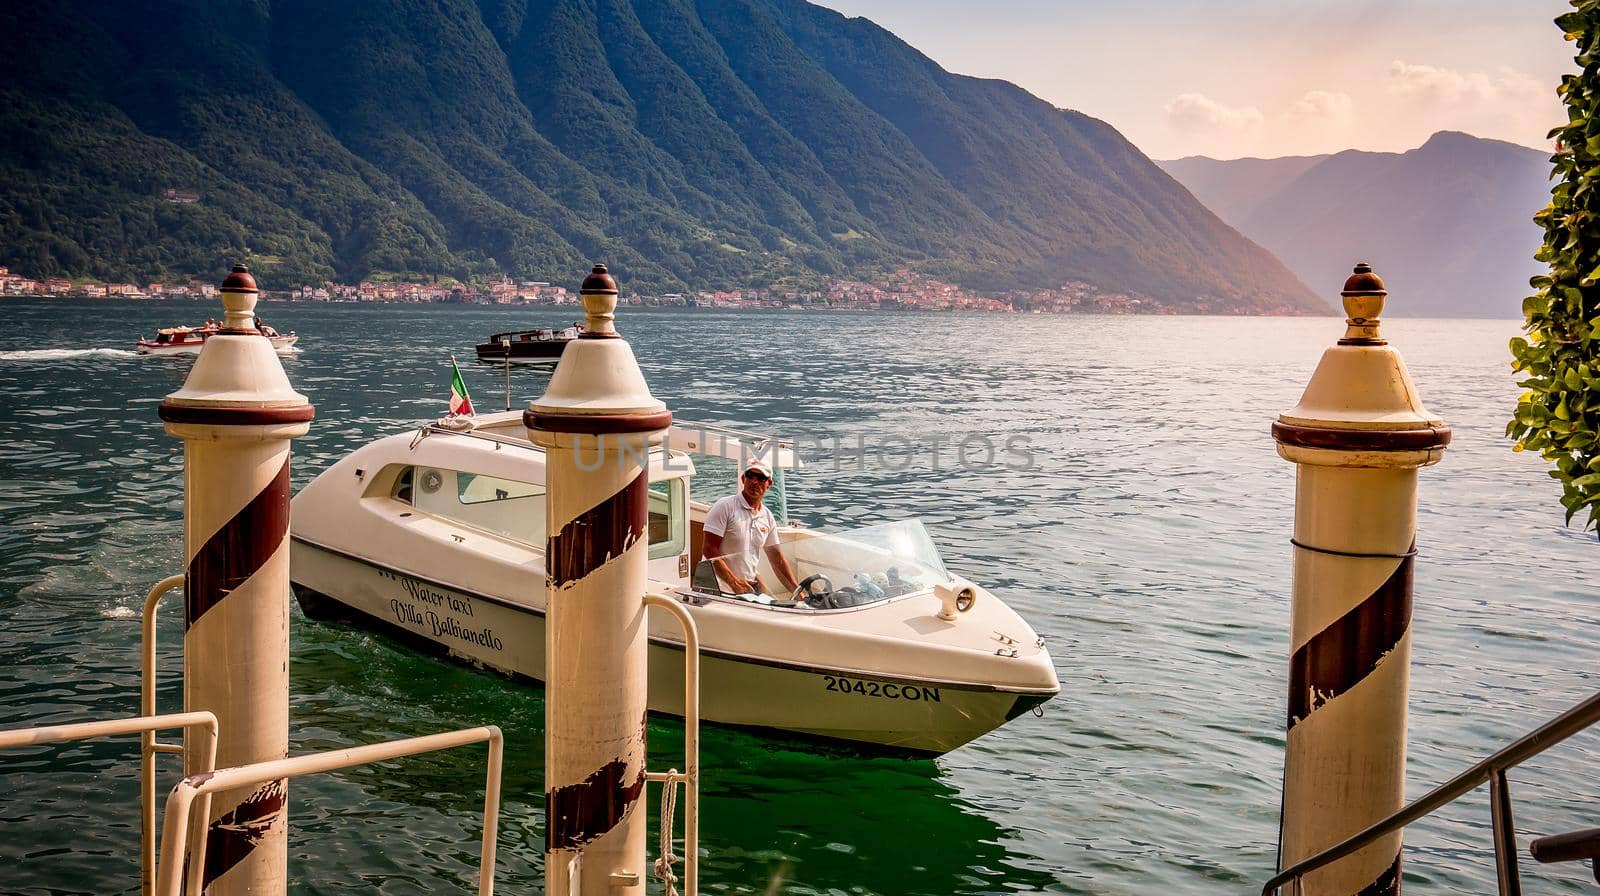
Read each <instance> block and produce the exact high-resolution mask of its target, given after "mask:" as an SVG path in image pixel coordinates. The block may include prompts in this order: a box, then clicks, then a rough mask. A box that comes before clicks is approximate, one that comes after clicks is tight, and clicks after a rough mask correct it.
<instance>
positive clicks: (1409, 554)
mask: <svg viewBox="0 0 1600 896" xmlns="http://www.w3.org/2000/svg"><path fill="white" fill-rule="evenodd" d="M1289 543H1290V544H1292V545H1294V546H1295V547H1297V548H1300V549H1302V550H1306V551H1313V552H1315V553H1318V554H1331V555H1332V556H1334V557H1355V558H1358V559H1362V560H1404V559H1406V558H1407V557H1415V556H1417V546H1416V544H1415V543H1413V544H1412V545H1411V550H1409V551H1406V552H1405V553H1404V554H1357V553H1353V552H1351V551H1336V550H1334V549H1333V548H1319V547H1313V546H1312V545H1309V544H1304V543H1302V542H1299V541H1296V540H1295V539H1293V538H1291V539H1289Z"/></svg>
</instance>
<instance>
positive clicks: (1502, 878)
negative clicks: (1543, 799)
mask: <svg viewBox="0 0 1600 896" xmlns="http://www.w3.org/2000/svg"><path fill="white" fill-rule="evenodd" d="M1489 817H1490V819H1491V821H1492V823H1493V828H1494V873H1495V879H1496V881H1497V882H1498V883H1499V885H1500V896H1522V879H1521V875H1520V873H1519V872H1518V870H1517V827H1516V824H1515V822H1514V821H1513V819H1512V816H1511V786H1510V785H1509V784H1508V783H1507V782H1506V770H1505V769H1503V768H1497V769H1495V770H1494V772H1493V774H1491V775H1490V776H1489Z"/></svg>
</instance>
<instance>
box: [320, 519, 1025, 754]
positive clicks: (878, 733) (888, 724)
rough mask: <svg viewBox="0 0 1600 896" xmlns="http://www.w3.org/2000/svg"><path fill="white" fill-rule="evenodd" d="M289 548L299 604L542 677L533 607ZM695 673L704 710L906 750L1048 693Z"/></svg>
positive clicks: (665, 658)
mask: <svg viewBox="0 0 1600 896" xmlns="http://www.w3.org/2000/svg"><path fill="white" fill-rule="evenodd" d="M293 551H294V558H293V561H292V562H293V568H294V591H295V595H296V597H297V598H298V599H299V601H300V604H301V607H302V609H303V610H304V611H305V612H306V615H307V616H309V617H311V618H314V619H339V620H342V621H347V622H351V623H354V624H357V625H360V626H362V627H365V628H368V629H372V630H376V631H379V632H381V633H384V634H387V635H390V636H392V637H394V638H395V639H396V640H398V641H401V642H402V643H405V644H408V645H410V646H412V647H415V648H418V649H421V650H423V651H425V652H429V653H433V654H438V655H444V656H446V657H448V658H450V659H453V660H456V661H458V662H462V663H464V664H467V665H470V666H473V667H477V668H482V669H488V670H493V671H495V672H498V673H500V674H503V675H508V676H511V677H513V678H515V679H518V680H523V681H528V682H532V683H540V682H542V681H543V680H544V659H545V624H544V612H543V610H542V609H541V608H538V607H535V606H532V605H530V604H526V603H523V602H519V601H517V600H513V599H509V598H506V597H497V596H491V595H485V594H471V593H466V592H463V591H460V590H457V589H455V588H451V587H450V586H448V585H445V584H443V583H439V582H434V581H430V580H427V579H423V578H420V577H417V576H414V575H411V574H409V573H407V572H404V571H401V570H397V569H393V568H389V567H385V566H382V565H380V564H376V563H373V562H370V561H368V560H364V559H361V558H357V557H352V556H349V555H346V554H342V553H339V552H336V551H331V550H327V549H324V548H322V547H319V546H316V545H312V544H309V543H307V542H305V541H303V540H300V539H296V540H295V542H294V546H293ZM542 587H543V576H542V575H540V576H538V577H536V578H535V577H531V576H530V581H529V588H530V589H532V588H542ZM335 595H337V597H335ZM651 615H652V619H651V629H652V632H651V638H650V646H649V652H648V653H649V675H650V689H649V708H650V709H651V711H653V712H662V713H668V714H672V715H678V716H681V715H682V714H683V705H684V704H683V659H684V657H683V647H682V644H681V641H675V640H673V639H672V638H671V637H669V636H666V635H665V633H664V632H661V633H658V630H671V629H672V627H673V626H674V625H675V623H673V622H672V621H671V619H670V617H667V616H666V615H665V614H658V612H657V611H652V613H651ZM700 675H701V688H700V713H701V717H702V719H704V720H705V721H708V722H714V723H719V724H725V725H733V726H739V727H746V728H757V729H771V730H778V731H782V732H785V733H788V734H798V735H802V736H805V737H808V738H824V739H828V740H835V741H850V742H852V743H854V744H857V745H860V746H863V747H866V748H868V749H871V750H874V751H883V752H892V753H898V754H912V755H939V754H942V753H945V752H948V751H950V750H953V749H955V748H956V747H959V746H961V745H962V744H964V743H967V742H968V741H970V740H972V739H974V738H976V737H979V736H981V735H983V734H985V733H987V732H989V731H991V730H993V729H994V728H996V727H998V726H999V725H1000V724H1002V723H1004V722H1005V721H1006V720H1008V719H1011V718H1015V717H1016V716H1017V715H1020V714H1021V713H1022V712H1024V711H1026V710H1028V709H1031V708H1033V707H1034V706H1037V705H1039V704H1040V703H1042V702H1044V701H1045V700H1047V699H1049V697H1050V696H1051V695H1050V694H1048V693H1044V694H1033V693H1018V692H1016V691H1007V690H1004V689H999V688H992V687H986V686H982V685H971V684H962V683H953V682H942V681H912V680H904V679H896V678H889V677H884V676H881V675H874V674H871V673H868V672H862V671H860V670H854V669H840V668H819V667H808V666H801V665H797V664H792V663H784V662H777V661H773V660H771V659H765V658H756V657H748V656H740V655H736V654H731V653H726V652H720V651H706V650H703V651H702V653H701V666H700Z"/></svg>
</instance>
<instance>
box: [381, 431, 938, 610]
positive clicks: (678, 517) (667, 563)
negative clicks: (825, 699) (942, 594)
mask: <svg viewBox="0 0 1600 896" xmlns="http://www.w3.org/2000/svg"><path fill="white" fill-rule="evenodd" d="M462 437H465V438H462ZM430 443H431V444H430ZM691 455H698V456H700V457H701V458H706V457H709V458H711V459H712V460H711V461H710V463H709V464H707V465H708V466H713V467H714V466H717V465H718V464H717V461H719V460H720V461H721V462H722V464H721V465H722V466H724V467H727V468H730V469H731V468H735V467H737V466H738V465H739V462H740V460H739V459H740V458H748V457H750V456H753V455H759V456H763V457H767V458H772V459H773V460H775V461H776V462H775V463H773V467H774V471H775V472H776V473H779V474H780V475H779V476H775V481H774V484H773V489H772V491H770V492H769V493H768V502H769V504H770V506H772V508H773V510H774V516H775V517H776V518H777V519H778V521H779V530H778V537H779V542H780V544H779V548H778V552H779V553H780V554H781V556H782V557H783V559H784V560H785V561H786V562H787V564H788V566H789V568H790V570H791V571H792V572H793V573H794V575H795V577H796V579H797V581H799V582H800V584H801V586H802V588H801V589H800V590H801V591H802V592H803V594H798V595H797V594H790V593H779V594H754V593H736V592H734V591H733V590H732V589H731V588H730V587H729V585H728V583H727V582H725V581H722V580H721V579H720V578H719V577H718V575H717V573H716V570H715V566H714V564H713V563H712V562H711V561H712V560H714V559H717V558H710V557H704V556H702V554H703V548H704V521H705V516H706V513H707V511H708V510H709V509H710V504H709V503H708V502H703V501H697V500H693V499H692V497H691V494H690V482H691V479H692V478H693V477H694V476H695V474H696V466H695V459H694V458H692V457H691ZM404 460H406V461H407V462H403V463H402V462H395V463H390V464H387V465H385V466H384V467H383V468H382V469H380V470H377V471H374V473H373V475H371V476H370V477H366V487H365V490H364V492H363V494H362V500H363V501H364V502H366V501H375V502H380V503H385V504H392V505H394V506H395V508H396V509H398V510H399V514H400V516H402V517H410V518H411V519H410V520H409V522H411V523H412V524H413V525H418V526H425V527H428V526H432V525H433V524H434V523H438V524H444V525H447V526H452V527H459V526H465V527H470V528H471V529H472V530H474V532H475V533H477V534H480V535H481V536H482V538H481V539H477V538H475V539H474V540H477V541H481V542H482V544H480V545H479V547H480V549H483V550H488V551H490V552H492V553H495V554H497V555H502V556H504V555H505V554H506V552H507V551H512V550H514V551H515V552H517V553H520V554H523V555H525V557H526V559H527V561H528V562H533V561H535V560H537V562H538V563H539V565H540V566H541V567H542V565H543V559H544V550H545V545H546V541H547V539H548V537H549V531H548V521H547V520H546V518H545V490H546V489H545V484H544V483H545V482H546V478H545V455H544V451H543V449H541V448H538V447H536V446H534V445H532V444H530V443H529V442H528V440H527V434H526V430H525V429H523V426H522V419H521V413H520V412H509V413H502V414H490V415H483V416H481V417H477V418H472V419H471V420H470V421H468V420H466V419H462V420H458V421H455V425H454V426H446V425H437V426H430V427H425V428H424V429H423V431H422V434H421V435H419V436H418V438H417V440H416V441H415V442H414V443H413V445H412V447H411V449H410V450H408V451H407V452H406V454H405V455H404ZM645 460H646V463H647V468H648V470H649V477H650V486H649V489H650V492H649V494H650V497H649V501H650V508H649V523H648V528H647V533H646V534H647V538H648V539H649V561H648V568H649V577H650V578H651V579H652V580H654V581H657V582H662V583H665V584H667V585H670V586H673V587H676V588H677V589H678V590H681V591H683V592H685V593H692V594H694V595H695V596H696V597H697V598H700V599H704V600H728V601H738V602H742V603H754V604H760V605H763V606H766V607H771V608H773V609H785V610H800V611H808V612H814V611H818V610H845V609H850V608H853V607H858V606H864V605H867V604H872V603H878V602H881V601H885V600H892V599H894V598H896V597H901V596H905V595H909V594H913V593H920V592H924V591H927V590H928V589H930V588H932V587H933V586H934V585H936V584H939V583H942V582H948V581H949V580H950V575H949V573H948V572H947V571H946V570H945V567H944V564H943V561H942V560H941V559H940V557H939V553H938V550H937V548H936V547H935V546H934V544H933V541H932V539H931V538H930V537H929V536H928V533H927V531H926V530H925V529H923V527H922V524H921V523H920V522H919V521H917V520H914V519H912V520H901V521H897V522H893V523H886V524H882V525H878V526H871V527H867V528H863V529H856V530H852V531H848V532H841V533H827V534H823V533H819V532H815V531H812V530H807V529H804V528H801V527H799V526H796V525H793V524H788V523H786V522H785V520H784V515H783V514H782V513H781V512H779V510H780V508H782V507H783V506H784V504H783V498H782V496H781V490H782V477H781V471H782V470H784V469H785V468H790V469H792V468H794V467H796V466H798V465H799V460H798V458H797V456H796V455H795V454H794V452H793V450H792V449H791V448H790V447H789V446H788V445H785V444H781V443H778V442H776V440H767V441H764V442H763V441H761V440H760V437H754V438H752V436H751V435H750V434H745V433H735V432H734V431H731V430H723V429H721V428H717V427H701V426H695V425H682V424H680V425H678V426H674V427H673V428H672V429H671V430H669V431H668V433H667V434H666V436H665V437H664V438H663V440H662V441H661V443H660V444H656V445H653V446H651V447H650V448H649V450H648V452H647V457H646V458H645ZM734 473H735V475H734V479H735V481H736V479H737V470H734ZM362 475H363V476H365V472H364V471H363V473H362ZM735 488H736V485H733V484H730V485H729V486H728V487H727V488H724V489H722V490H720V492H719V493H718V495H717V497H721V496H723V495H727V494H732V493H733V491H734V489H735ZM774 496H777V498H776V500H773V498H774ZM401 505H403V508H402V507H401ZM413 515H415V516H413ZM451 537H452V538H454V539H455V540H456V541H457V542H458V543H461V544H463V546H467V545H466V544H465V543H466V540H467V536H466V535H465V534H462V533H459V532H454V534H452V535H451ZM494 542H499V544H495V543H494ZM505 542H510V543H512V544H505ZM758 573H759V575H760V577H761V579H762V581H763V582H764V583H767V584H768V587H769V588H771V587H775V586H779V585H781V580H780V578H779V577H778V575H777V573H776V571H775V569H774V568H773V565H772V560H771V559H770V558H769V557H768V556H767V555H766V552H764V551H762V552H759V553H758ZM780 590H785V591H786V589H780Z"/></svg>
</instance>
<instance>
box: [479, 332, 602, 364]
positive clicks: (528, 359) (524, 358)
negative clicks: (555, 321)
mask: <svg viewBox="0 0 1600 896" xmlns="http://www.w3.org/2000/svg"><path fill="white" fill-rule="evenodd" d="M582 333H583V325H582V324H573V325H572V326H570V327H564V328H562V329H550V328H549V327H545V328H543V329H532V330H510V331H508V332H505V333H495V334H493V335H491V336H490V337H489V338H488V339H487V340H485V341H483V342H480V343H478V360H479V361H485V362H489V363H493V364H504V363H505V362H506V360H507V356H508V355H509V358H510V361H511V363H512V364H540V363H546V362H550V361H557V360H560V358H561V350H562V349H564V348H566V347H567V343H569V342H571V341H572V340H574V339H577V338H578V336H579V335H580V334H582Z"/></svg>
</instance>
